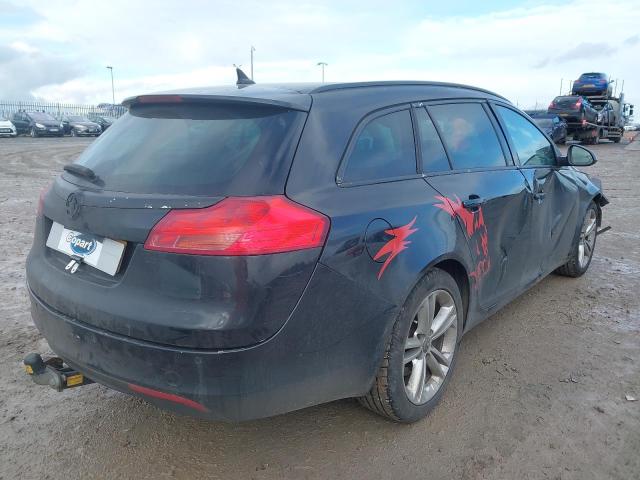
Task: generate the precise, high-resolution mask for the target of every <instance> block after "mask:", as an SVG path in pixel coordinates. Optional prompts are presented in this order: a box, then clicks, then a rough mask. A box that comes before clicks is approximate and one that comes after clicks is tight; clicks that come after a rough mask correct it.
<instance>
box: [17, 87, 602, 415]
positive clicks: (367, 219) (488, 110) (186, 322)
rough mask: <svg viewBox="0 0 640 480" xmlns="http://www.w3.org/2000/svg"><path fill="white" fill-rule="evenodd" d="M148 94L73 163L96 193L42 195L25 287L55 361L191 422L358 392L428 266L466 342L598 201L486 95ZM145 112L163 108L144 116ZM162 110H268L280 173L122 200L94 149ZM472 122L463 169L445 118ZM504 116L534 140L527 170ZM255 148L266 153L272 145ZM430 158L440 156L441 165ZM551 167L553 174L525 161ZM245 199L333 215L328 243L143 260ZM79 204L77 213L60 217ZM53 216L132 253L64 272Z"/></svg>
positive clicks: (74, 186) (78, 190) (336, 91)
mask: <svg viewBox="0 0 640 480" xmlns="http://www.w3.org/2000/svg"><path fill="white" fill-rule="evenodd" d="M151 97H152V98H145V96H142V97H135V98H132V99H129V100H128V101H127V102H126V103H127V104H128V105H129V106H130V108H131V113H129V114H126V115H125V117H124V118H123V120H122V121H121V120H119V121H118V122H117V123H116V125H114V127H113V128H110V129H109V131H107V132H106V133H105V135H103V136H102V137H101V138H100V139H98V140H97V141H96V142H95V143H94V145H93V146H92V147H91V149H90V150H87V151H86V152H85V154H83V157H81V159H80V160H79V164H80V165H83V166H84V167H90V168H93V169H94V170H95V173H96V178H91V179H88V178H83V177H82V176H78V175H74V174H73V173H71V172H65V173H64V174H63V175H62V176H61V177H60V178H58V179H57V180H56V181H55V182H54V184H53V187H52V188H51V189H50V190H49V191H48V192H47V194H46V195H45V196H44V198H43V205H42V213H41V215H39V217H38V220H37V224H36V235H35V239H34V245H33V248H32V250H31V252H30V254H29V257H28V260H27V280H28V284H29V292H30V295H31V302H32V315H33V317H34V320H35V323H36V325H37V326H38V328H39V329H40V331H41V332H42V333H43V334H44V336H45V337H46V338H47V340H48V341H49V343H50V345H51V347H52V348H53V350H54V351H55V352H57V353H58V354H59V355H60V356H62V357H63V358H64V359H65V361H67V362H68V363H69V364H70V365H72V366H74V367H75V368H77V369H79V370H80V371H82V372H85V374H86V375H88V376H89V377H91V378H92V379H94V380H97V381H99V382H101V383H104V384H105V385H108V386H111V387H113V388H115V389H118V390H122V391H125V392H127V393H131V394H134V395H141V396H144V397H145V398H147V399H149V400H150V401H152V402H154V403H157V404H158V405H160V406H162V407H163V408H168V409H172V410H175V411H178V412H182V413H190V414H193V415H198V416H204V417H207V418H218V419H224V420H243V419H250V418H259V417H264V416H268V415H273V414H277V413H282V412H287V411H291V410H295V409H298V408H303V407H306V406H310V405H314V404H317V403H321V402H325V401H330V400H334V399H338V398H344V397H351V396H358V395H363V394H364V393H366V392H367V391H368V390H369V389H370V387H371V384H372V382H373V380H374V378H375V375H376V372H377V369H378V367H379V365H380V361H381V358H382V354H383V352H384V349H385V345H386V343H387V340H388V335H389V332H390V331H391V328H392V326H393V323H394V321H395V318H396V317H397V315H398V313H399V312H400V310H401V309H402V306H403V304H404V302H405V300H406V299H407V296H408V295H409V293H410V292H411V291H412V289H413V288H414V286H415V285H416V284H417V282H419V280H420V279H421V278H422V277H423V276H424V274H425V272H427V271H428V270H429V269H430V268H432V267H435V266H437V267H438V268H442V269H444V270H446V271H447V272H449V273H450V274H451V275H452V276H453V277H454V278H455V279H456V281H457V282H458V284H459V287H460V291H461V292H462V297H463V302H464V310H465V318H466V324H465V325H464V329H465V331H467V330H469V329H470V328H472V327H473V326H474V325H476V324H477V323H479V322H480V321H482V320H483V319H485V318H486V317H487V316H489V315H490V314H492V313H493V312H495V311H496V310H497V309H499V308H500V307H501V306H503V305H504V304H506V303H507V302H509V301H510V300H512V299H513V298H515V297H516V296H517V295H519V294H520V293H522V292H523V291H524V290H526V289H527V288H528V287H529V286H531V285H532V284H534V283H535V282H537V281H539V280H540V279H542V278H544V276H545V275H547V274H548V273H550V272H551V271H553V270H554V269H555V268H557V267H558V266H559V265H561V264H562V263H564V262H565V261H566V260H567V258H568V256H569V252H570V248H571V245H572V242H573V241H574V239H575V238H576V235H578V234H579V230H580V219H581V218H582V216H583V215H584V213H585V211H586V209H587V207H588V205H589V204H590V202H591V201H592V200H593V199H600V198H602V199H603V198H604V197H602V194H601V189H600V186H599V183H598V182H597V181H592V180H591V179H589V177H588V176H586V175H585V174H583V173H581V172H579V171H578V170H576V169H575V168H573V167H567V166H562V165H564V164H563V162H562V161H561V158H560V153H559V151H558V150H557V149H556V148H555V147H554V146H553V145H552V144H551V143H548V142H549V141H548V139H546V137H544V135H543V134H542V133H536V132H539V129H538V128H537V127H536V126H535V125H534V124H532V123H530V120H529V119H528V117H525V116H523V115H521V113H520V112H519V111H518V110H517V109H515V108H514V107H513V106H512V105H511V104H510V103H509V102H508V101H506V100H505V99H504V98H502V97H500V96H498V95H495V94H492V93H490V92H486V91H484V90H480V89H475V88H470V87H463V86H459V85H449V84H439V83H426V82H425V83H420V82H405V83H403V82H382V83H364V84H345V85H324V86H317V85H306V86H305V85H296V86H291V85H288V86H287V85H281V86H266V87H258V86H247V87H243V88H239V89H226V88H223V89H214V90H206V91H205V90H198V91H193V90H191V91H186V92H177V93H176V92H171V93H168V94H162V95H155V96H151ZM238 100H239V101H238ZM145 102H149V103H152V104H155V103H154V102H156V103H157V102H161V103H162V102H165V104H163V105H165V106H162V108H160V109H159V110H158V111H155V110H154V109H153V108H155V107H153V108H151V109H150V110H149V109H147V107H145V106H144V104H145ZM171 102H177V103H181V102H184V103H185V104H186V105H187V106H185V107H184V108H187V109H190V108H192V107H191V105H195V104H198V105H200V104H201V103H202V104H206V103H207V102H210V103H211V104H213V105H217V106H215V107H212V108H213V109H214V110H215V112H214V113H210V112H209V113H197V111H200V110H198V109H201V108H204V109H208V108H210V107H209V106H202V105H200V106H197V107H195V106H194V107H193V109H194V110H193V111H192V113H191V114H190V115H191V117H193V118H199V117H198V115H204V117H203V118H212V117H210V115H214V117H215V118H219V115H220V112H223V113H224V115H223V117H224V118H227V116H228V115H229V112H230V111H232V110H233V111H235V109H238V110H242V111H244V112H246V113H245V114H243V115H244V116H243V117H242V118H253V115H254V114H255V115H257V116H258V117H260V118H263V117H265V116H266V117H269V116H270V115H275V117H274V118H275V119H276V120H277V122H278V125H285V124H286V125H288V127H287V132H288V133H287V137H286V138H287V139H288V140H287V141H286V142H285V143H286V144H287V145H288V146H287V148H285V149H284V150H282V151H280V150H279V152H280V154H279V156H275V155H270V156H269V157H270V158H272V159H273V162H274V163H273V165H272V167H265V161H264V158H263V157H262V156H257V157H255V158H250V159H249V160H248V161H249V162H255V163H250V165H252V167H251V168H252V169H258V170H259V172H258V173H259V177H260V178H262V179H263V180H262V181H261V182H259V181H256V180H253V179H252V178H251V177H250V176H248V177H247V182H246V184H242V182H239V181H236V179H234V178H231V179H230V180H229V181H225V182H223V183H215V181H214V180H215V179H214V180H212V182H213V183H211V185H213V186H214V187H213V188H209V189H206V188H205V189H203V190H198V191H191V190H189V191H187V190H188V189H187V186H186V185H181V184H180V183H176V182H173V183H172V180H174V179H173V177H174V176H175V175H176V172H175V171H173V170H171V169H170V168H169V170H167V172H169V174H170V175H169V177H171V178H169V179H162V183H157V184H155V185H150V186H149V185H143V186H142V187H140V188H137V187H136V188H128V187H129V186H132V185H133V186H134V187H135V185H136V184H132V183H127V182H126V181H124V180H123V179H122V178H121V177H118V176H117V175H116V176H114V172H117V170H118V168H120V167H119V163H118V162H117V161H116V160H113V161H112V163H109V164H108V165H107V166H108V167H109V168H106V166H105V165H102V163H101V162H102V160H101V158H103V157H104V158H107V157H108V156H109V155H111V156H112V157H111V158H112V159H118V158H120V157H118V155H119V154H118V152H117V151H114V148H111V147H110V148H109V149H107V150H101V149H102V148H103V147H101V146H100V145H101V143H100V142H105V143H103V145H106V146H109V145H111V143H110V142H112V140H110V139H111V138H112V137H111V135H113V139H114V141H115V140H117V139H119V135H120V134H121V129H127V130H126V131H127V132H129V131H133V130H135V129H134V128H133V127H131V126H127V122H133V123H131V125H134V126H135V128H143V127H144V125H146V123H144V122H143V120H144V119H145V118H152V119H154V121H155V119H158V118H165V117H166V118H167V119H171V118H173V114H167V113H166V112H167V111H169V110H171V108H174V107H167V106H166V103H171ZM176 108H178V107H176ZM180 108H182V107H180ZM218 108H219V109H221V110H219V111H218V110H216V109H218ZM229 109H231V110H229ZM263 109H267V113H264V112H263ZM274 109H275V110H274ZM465 109H467V110H468V111H469V112H473V115H476V118H479V119H481V120H479V122H481V123H482V130H481V131H480V130H478V131H479V132H481V133H482V135H484V137H486V138H484V139H483V141H485V140H486V141H485V143H482V144H481V145H482V148H483V149H484V150H483V151H484V152H490V151H491V152H493V153H492V154H491V155H493V157H491V158H489V159H488V160H487V161H489V160H490V161H491V162H492V163H491V164H490V165H489V164H488V163H486V162H485V160H484V159H483V160H482V162H485V163H486V164H483V165H480V166H476V167H469V165H464V164H463V163H462V162H463V161H467V160H468V158H467V159H466V160H465V158H466V157H464V155H463V154H464V152H466V151H467V150H465V149H467V148H468V146H467V145H466V144H465V142H458V139H457V138H456V137H452V136H451V129H450V128H449V127H448V125H449V124H448V123H446V122H449V121H451V122H453V123H451V125H460V122H459V121H460V120H463V118H462V117H460V118H459V117H457V116H455V115H458V114H457V113H456V112H459V111H463V110H465ZM160 110H162V112H160ZM465 111H466V110H465ZM194 112H196V113H194ZM216 112H217V113H216ZM255 112H263V113H259V114H256V113H255ZM452 114H454V117H451V115H452ZM127 115H128V117H127ZM136 115H139V116H140V117H139V118H138V119H136V118H134V117H136ZM167 115H168V116H167ZM447 115H449V117H451V118H449V117H447ZM127 118H129V120H127ZM220 118H222V117H220ZM269 118H270V117H269ZM514 119H515V120H514ZM514 121H515V122H516V123H517V122H518V121H520V122H523V124H524V125H525V127H524V128H528V129H532V130H530V132H533V133H534V134H535V135H538V136H539V141H540V142H542V143H543V144H544V146H543V148H541V149H540V148H539V149H538V150H537V151H536V152H533V154H532V155H533V156H532V157H531V158H525V154H526V152H527V150H526V148H525V149H523V146H522V138H524V137H522V136H519V135H518V131H517V129H514V126H513V125H514V123H513V122H514ZM136 122H138V123H136ZM287 122H289V123H287ZM394 122H396V123H394ZM397 122H404V123H401V124H402V125H409V130H408V131H407V130H406V129H405V130H402V132H401V133H402V134H403V135H407V134H408V136H409V137H397V138H410V140H408V143H407V142H405V145H404V146H405V147H407V148H408V150H403V151H404V152H409V155H410V156H409V157H402V158H401V160H402V161H403V162H404V161H406V165H407V166H408V168H406V169H404V170H402V171H400V172H399V173H398V174H397V175H393V174H392V175H386V176H381V177H379V178H370V179H367V178H364V179H363V178H356V179H354V177H353V176H352V174H351V173H350V172H352V171H353V168H355V167H353V165H356V164H357V163H356V160H354V159H357V158H359V157H358V155H360V153H359V152H361V151H364V152H368V151H373V150H370V149H371V148H372V145H378V143H376V142H380V141H382V146H383V147H384V148H389V147H394V148H395V147H397V146H398V144H397V143H393V142H389V141H388V138H389V137H388V136H386V135H387V134H386V133H384V132H395V133H394V135H395V134H396V133H398V132H400V130H397V129H396V130H393V128H395V127H394V125H399V124H400V123H397ZM443 122H444V123H443ZM456 122H458V123H456ZM479 124H480V123H479ZM479 124H478V125H479ZM200 126H201V125H200ZM472 126H473V125H472ZM428 128H431V130H429V129H428ZM478 128H479V127H478ZM385 129H386V130H385ZM119 132H120V133H119ZM381 132H382V133H381ZM429 132H431V133H429ZM375 135H379V136H378V137H376V136H375ZM429 135H431V136H429ZM225 138H227V137H225ZM394 138H396V137H394ZM469 138H471V139H472V140H473V138H475V137H469ZM380 139H382V140H380ZM434 139H435V143H434ZM441 139H442V140H443V141H442V142H441ZM260 141H261V142H263V143H261V144H262V145H267V144H268V141H269V138H265V139H262V140H260ZM398 141H399V140H398ZM265 142H266V143H265ZM394 142H396V140H394ZM487 142H488V143H487ZM281 143H282V142H280V141H278V144H281ZM187 146H188V147H189V148H191V149H192V150H191V151H187V150H185V151H184V155H185V158H186V156H187V155H191V154H193V148H194V145H193V143H191V144H189V145H187V144H186V143H185V149H186V148H187ZM265 148H266V147H265ZM469 148H470V147H469ZM115 150H117V149H115ZM390 151H391V150H390ZM393 151H395V150H393ZM354 152H356V153H354ZM435 152H441V153H439V154H438V155H440V157H438V158H440V162H439V163H438V164H437V165H436V164H435V163H432V161H433V159H434V158H435V157H436V156H437V155H436V153H435ZM123 155H124V157H122V158H127V159H134V157H135V156H136V155H139V154H138V153H135V152H134V151H131V152H130V151H128V150H125V151H124V153H123ZM372 155H373V154H372ZM486 155H489V154H488V153H487V154H486ZM142 156H144V155H142ZM276 157H277V158H276ZM542 157H544V158H546V159H547V162H550V164H544V162H543V163H542V164H541V163H539V162H538V163H536V162H537V160H535V159H538V160H539V158H542ZM193 158H196V157H193ZM371 158H372V159H373V158H377V157H373V156H372V157H371ZM380 158H381V160H384V159H385V157H380ZM154 159H156V157H155V156H154ZM531 159H534V160H531ZM136 161H138V160H136ZM372 161H373V160H372ZM376 161H377V160H376ZM113 162H115V163H113ZM482 162H481V163H482ZM127 164H133V165H134V166H135V161H132V162H127ZM158 165H160V167H158V168H159V170H158V171H161V170H162V165H163V163H162V161H160V162H159V163H158ZM142 167H144V165H142ZM261 168H267V170H265V171H264V172H262V171H260V169H261ZM156 173H157V172H156ZM213 177H215V175H213ZM256 178H257V177H256ZM101 182H102V183H101ZM147 187H148V188H147ZM176 189H177V191H176ZM147 190H149V191H147ZM159 190H163V191H159ZM207 191H208V192H209V194H208V195H205V194H204V192H207ZM252 195H277V196H279V198H286V199H287V201H292V202H295V204H297V205H301V206H304V208H307V209H310V211H314V212H318V213H319V214H321V215H324V216H326V218H327V219H329V220H330V229H329V231H328V235H327V236H326V240H325V241H324V243H323V245H322V246H316V247H314V248H306V249H301V250H297V251H288V252H286V253H270V254H264V255H244V256H206V255H197V254H183V253H166V252H161V251H153V250H150V249H148V248H145V246H144V245H145V242H148V240H149V232H150V231H152V230H153V229H155V228H156V226H157V225H158V222H162V221H164V219H165V218H167V217H168V216H169V215H170V212H180V211H183V210H184V211H187V210H188V211H198V210H203V209H207V208H216V206H219V205H222V204H223V203H224V202H225V201H226V200H227V199H228V198H231V197H239V198H244V197H246V196H252ZM70 197H72V198H73V200H74V202H75V201H77V202H79V205H80V207H79V212H74V211H71V210H70V207H69V204H70ZM604 203H605V200H601V201H600V203H599V205H604ZM74 213H76V216H74V215H73V214H74ZM54 221H55V222H58V223H61V224H63V225H64V226H65V227H67V228H70V229H73V230H78V231H82V232H88V233H90V234H93V235H96V236H101V237H107V238H113V239H117V240H122V241H126V242H127V246H126V248H125V251H124V257H123V259H122V263H121V265H120V269H119V271H118V272H117V273H116V274H115V275H114V276H110V275H108V274H105V273H102V272H100V271H98V270H96V269H94V268H92V267H90V266H88V265H81V266H80V268H79V269H78V271H77V272H75V273H70V272H68V271H65V264H66V263H67V262H68V261H69V257H68V256H66V255H65V254H62V253H59V252H57V251H54V250H52V249H50V248H47V247H46V246H45V242H46V238H47V235H48V234H49V231H50V229H51V224H52V223H53V222H54Z"/></svg>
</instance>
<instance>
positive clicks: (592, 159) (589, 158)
mask: <svg viewBox="0 0 640 480" xmlns="http://www.w3.org/2000/svg"><path fill="white" fill-rule="evenodd" d="M566 159H567V164H568V165H572V166H574V167H589V166H591V165H593V164H594V163H596V162H597V161H598V159H597V158H596V156H595V154H594V153H593V152H592V151H591V150H588V149H586V148H584V147H582V146H580V145H571V146H570V147H569V150H568V151H567V156H566Z"/></svg>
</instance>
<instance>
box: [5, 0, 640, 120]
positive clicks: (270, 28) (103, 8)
mask: <svg viewBox="0 0 640 480" xmlns="http://www.w3.org/2000/svg"><path fill="white" fill-rule="evenodd" d="M251 45H254V46H255V48H256V52H255V63H254V71H255V80H256V81H257V82H262V83H267V82H299V81H303V82H304V81H319V80H320V68H319V67H318V66H317V62H319V61H324V62H327V63H328V64H329V65H328V67H327V69H326V80H327V81H355V80H376V79H396V80H397V79H417V80H440V81H452V82H458V83H466V84H471V85H476V86H481V87H485V88H488V89H490V90H494V91H496V92H498V93H500V94H502V95H504V96H506V97H507V98H509V99H510V100H511V101H513V102H514V103H516V102H517V104H518V105H519V106H520V107H523V108H529V107H532V106H534V105H535V104H536V102H537V104H538V105H539V106H546V105H547V104H548V102H549V101H550V100H551V99H552V98H553V97H554V96H555V95H557V94H558V92H559V89H560V79H561V78H564V81H565V86H568V81H569V80H570V79H575V78H577V76H578V75H579V74H580V73H582V72H586V71H601V72H606V73H608V74H609V75H610V76H611V77H612V78H614V79H616V78H617V79H620V82H619V83H620V84H622V79H624V80H625V84H624V90H625V93H626V95H627V101H631V102H635V103H636V104H637V105H640V60H639V59H640V5H638V2H637V0H618V1H607V0H575V1H562V0H554V1H550V0H549V1H545V0H483V1H478V0H471V1H467V0H464V1H456V0H450V1H442V0H438V1H432V0H413V1H397V2H393V1H389V0H385V1H380V0H364V1H353V2H350V1H348V0H325V1H309V0H269V1H264V0H234V1H231V0H229V1H227V0H209V1H206V0H193V1H192V0H180V1H175V0H154V1H143V0H138V1H133V0H108V1H98V2H89V1H80V0H63V1H58V0H47V1H42V0H38V1H31V0H19V1H16V0H0V99H27V98H33V97H35V98H41V99H46V100H51V101H61V102H75V103H99V102H109V101H110V100H111V81H110V77H109V71H108V70H107V69H106V68H105V66H106V65H113V67H114V76H115V90H116V101H117V102H119V101H121V100H122V99H123V98H125V97H127V96H129V95H133V94H139V93H144V92H150V91H158V90H166V89H171V88H180V87H186V86H204V85H219V84H229V83H232V82H234V81H235V73H234V71H233V68H232V65H233V64H234V63H236V64H242V65H243V69H245V71H247V73H248V72H249V70H250V60H249V51H250V47H251Z"/></svg>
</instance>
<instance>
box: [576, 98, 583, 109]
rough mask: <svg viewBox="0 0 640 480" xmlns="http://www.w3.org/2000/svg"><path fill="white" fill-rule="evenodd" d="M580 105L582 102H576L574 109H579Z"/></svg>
mask: <svg viewBox="0 0 640 480" xmlns="http://www.w3.org/2000/svg"><path fill="white" fill-rule="evenodd" d="M580 105H582V100H578V101H577V102H576V108H580Z"/></svg>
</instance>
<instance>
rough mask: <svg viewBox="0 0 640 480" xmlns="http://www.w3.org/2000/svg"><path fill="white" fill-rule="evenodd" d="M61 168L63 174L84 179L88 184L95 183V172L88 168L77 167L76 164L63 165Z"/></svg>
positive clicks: (96, 177)
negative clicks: (67, 173)
mask: <svg viewBox="0 0 640 480" xmlns="http://www.w3.org/2000/svg"><path fill="white" fill-rule="evenodd" d="M63 168H64V170H65V172H69V173H72V174H73V175H76V176H77V177H82V178H86V179H87V180H89V181H90V182H95V181H96V180H97V179H98V176H97V175H96V172H94V171H93V170H91V169H90V168H89V167H83V166H82V165H78V164H77V163H70V164H68V165H65V166H64V167H63Z"/></svg>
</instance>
